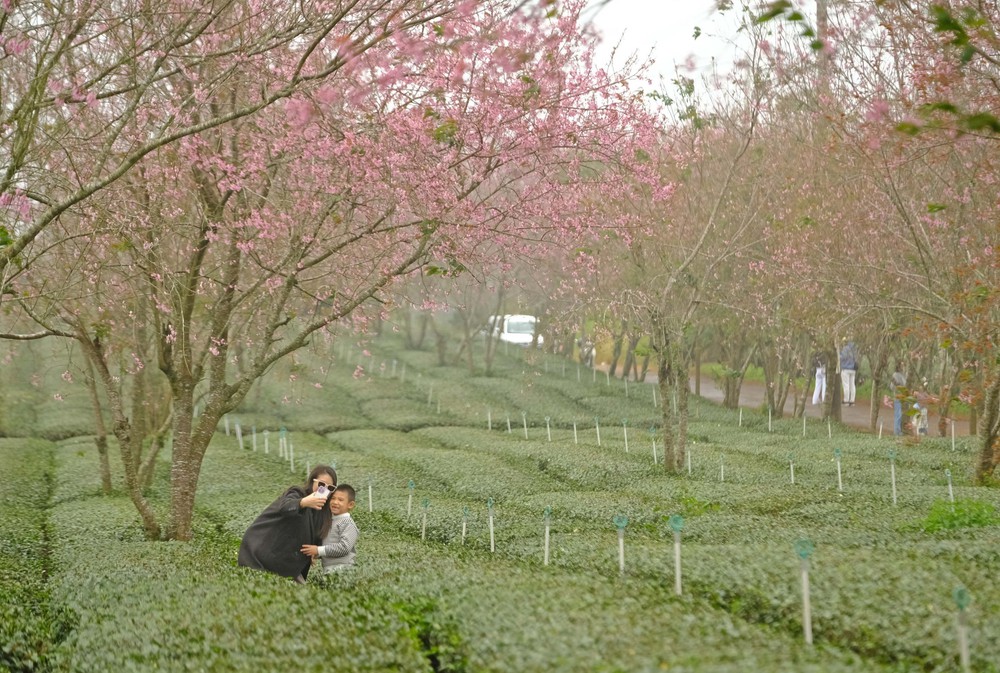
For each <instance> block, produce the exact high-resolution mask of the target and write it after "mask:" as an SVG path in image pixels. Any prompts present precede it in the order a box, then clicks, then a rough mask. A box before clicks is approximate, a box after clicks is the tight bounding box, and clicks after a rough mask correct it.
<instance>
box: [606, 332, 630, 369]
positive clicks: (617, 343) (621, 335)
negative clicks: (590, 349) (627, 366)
mask: <svg viewBox="0 0 1000 673" xmlns="http://www.w3.org/2000/svg"><path fill="white" fill-rule="evenodd" d="M627 329H628V323H627V322H625V321H622V325H621V331H619V332H617V333H615V335H614V342H613V348H612V350H611V363H610V364H609V365H608V374H609V375H610V376H612V377H614V375H615V371H617V369H618V358H620V357H621V355H622V345H623V342H624V339H625V330H627Z"/></svg>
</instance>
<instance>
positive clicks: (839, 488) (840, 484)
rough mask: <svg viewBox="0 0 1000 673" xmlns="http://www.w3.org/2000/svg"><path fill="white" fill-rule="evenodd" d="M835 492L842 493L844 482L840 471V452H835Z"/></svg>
mask: <svg viewBox="0 0 1000 673" xmlns="http://www.w3.org/2000/svg"><path fill="white" fill-rule="evenodd" d="M837 491H839V492H840V493H843V492H844V480H843V477H842V474H841V471H840V452H839V451H838V452H837Z"/></svg>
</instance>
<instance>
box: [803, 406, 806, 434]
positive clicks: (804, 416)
mask: <svg viewBox="0 0 1000 673" xmlns="http://www.w3.org/2000/svg"><path fill="white" fill-rule="evenodd" d="M802 436H803V437H805V436H806V414H805V412H802Z"/></svg>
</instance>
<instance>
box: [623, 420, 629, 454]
mask: <svg viewBox="0 0 1000 673" xmlns="http://www.w3.org/2000/svg"><path fill="white" fill-rule="evenodd" d="M622 433H624V435H625V453H628V419H626V418H623V419H622Z"/></svg>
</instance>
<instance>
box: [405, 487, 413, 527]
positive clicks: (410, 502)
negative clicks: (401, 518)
mask: <svg viewBox="0 0 1000 673" xmlns="http://www.w3.org/2000/svg"><path fill="white" fill-rule="evenodd" d="M411 514H413V489H412V488H411V489H410V496H409V497H408V498H407V499H406V518H407V519H409V518H410V515H411Z"/></svg>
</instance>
